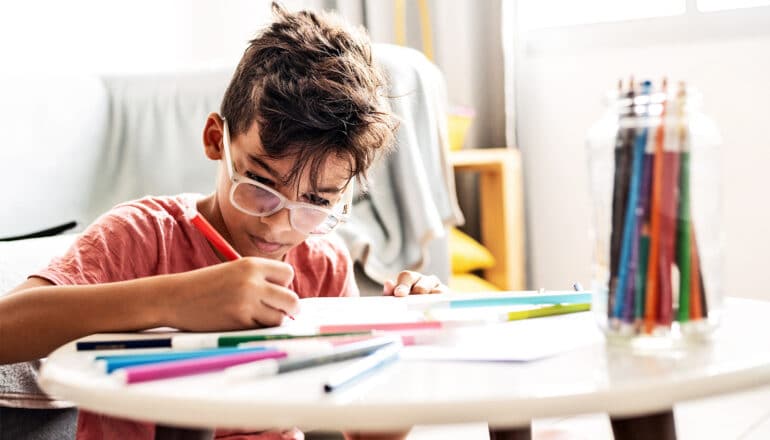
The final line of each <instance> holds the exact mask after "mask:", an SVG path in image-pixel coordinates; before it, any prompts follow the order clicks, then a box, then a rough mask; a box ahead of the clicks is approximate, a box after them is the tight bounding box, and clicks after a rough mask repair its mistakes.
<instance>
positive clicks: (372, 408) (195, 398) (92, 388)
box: [39, 298, 770, 430]
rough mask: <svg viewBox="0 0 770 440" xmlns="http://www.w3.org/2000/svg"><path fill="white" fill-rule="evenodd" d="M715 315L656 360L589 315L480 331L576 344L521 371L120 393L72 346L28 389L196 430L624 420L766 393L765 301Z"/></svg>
mask: <svg viewBox="0 0 770 440" xmlns="http://www.w3.org/2000/svg"><path fill="white" fill-rule="evenodd" d="M724 312H725V313H724V314H723V318H722V322H721V325H720V326H719V328H718V329H717V331H716V332H715V333H714V335H713V338H712V340H711V341H710V343H707V344H700V345H695V346H689V347H687V348H683V349H676V350H675V349H670V350H665V351H657V352H639V351H634V350H632V349H630V348H629V347H628V346H618V345H612V344H607V343H605V341H604V338H603V337H602V335H601V332H600V331H599V330H598V328H597V326H596V324H595V319H594V316H593V315H592V314H591V313H577V314H572V315H564V316H558V317H548V318H538V319H531V320H527V321H526V322H525V321H518V322H509V323H505V324H500V325H496V326H490V327H489V328H488V329H486V330H485V331H487V332H488V333H487V334H486V337H488V338H490V339H492V338H494V340H495V341H496V343H498V344H503V343H505V344H509V345H510V346H515V344H517V341H522V340H523V339H522V338H528V337H535V335H540V338H544V339H543V340H549V338H550V340H555V339H554V338H559V337H561V336H563V335H576V334H578V335H580V336H579V337H580V339H581V340H582V341H583V343H582V344H579V345H578V346H575V347H572V349H569V350H567V351H564V352H561V353H559V354H557V355H554V356H550V357H547V358H544V359H540V360H535V361H530V362H467V361H466V362H463V361H447V360H432V361H430V360H415V359H410V358H409V356H404V359H401V360H399V361H398V362H395V363H392V364H390V365H389V366H387V367H385V368H383V369H381V370H379V371H378V372H377V373H376V374H373V375H371V376H369V377H367V378H365V379H363V380H362V381H360V382H359V383H357V384H355V385H352V386H350V387H348V388H344V389H342V390H340V391H336V392H334V393H330V394H327V393H324V391H323V389H322V386H321V384H322V383H323V381H324V379H326V378H327V377H328V376H329V375H330V374H331V373H332V372H334V371H337V370H338V369H339V368H340V367H341V366H344V365H345V364H346V362H345V363H336V364H329V365H325V366H321V367H316V368H311V369H306V370H302V371H296V372H292V373H286V374H282V375H278V376H275V377H270V378H261V379H254V380H246V381H237V382H233V381H232V380H231V379H227V378H226V377H225V376H224V375H222V374H219V373H211V374H202V375H196V376H187V377H182V378H176V379H167V380H160V381H155V382H147V383H142V384H136V385H130V386H127V385H121V384H119V383H117V382H116V381H114V380H112V378H110V377H108V376H104V375H99V374H96V373H94V372H93V371H92V370H90V369H88V368H84V354H83V352H80V353H78V352H75V349H74V343H70V344H67V345H65V346H63V347H61V348H59V349H58V350H56V351H55V352H54V353H52V354H51V356H50V357H49V358H48V360H47V361H46V362H45V364H44V366H43V369H42V371H41V375H40V380H39V381H40V385H41V387H42V388H43V389H44V390H45V391H46V392H48V393H49V394H52V395H54V396H56V397H58V398H62V399H66V400H70V401H72V402H74V403H76V404H77V405H78V406H79V407H81V408H84V409H88V410H92V411H96V412H100V413H104V414H108V415H114V416H120V417H126V418H133V419H138V420H147V421H154V422H158V423H163V424H167V425H180V426H187V427H199V428H205V427H212V426H216V427H221V428H254V429H263V428H273V427H286V426H297V427H299V428H301V429H305V430H308V429H330V430H351V429H355V430H394V429H404V428H408V427H410V426H413V425H416V424H445V423H465V422H467V423H471V422H482V421H486V422H487V423H489V424H490V426H492V427H501V428H502V427H516V426H525V425H527V424H529V423H530V421H531V420H532V419H533V418H540V417H558V416H567V415H573V414H580V413H591V412H607V413H609V414H610V415H615V416H634V415H640V414H645V413H651V412H657V411H662V410H667V409H670V408H671V407H672V406H673V404H674V403H676V402H680V401H684V400H690V399H695V398H700V397H705V396H709V395H714V394H719V393H726V392H731V391H738V390H741V389H744V388H749V387H754V386H757V385H760V384H765V383H770V340H769V339H768V338H766V337H764V336H763V335H767V334H769V333H770V320H768V319H767V316H768V315H770V302H761V301H751V300H743V299H733V298H730V299H727V300H726V301H725V308H724ZM755 335H757V336H758V337H755ZM112 336H114V335H112ZM133 336H134V337H135V336H136V335H133ZM103 337H104V335H96V336H94V337H93V338H97V339H103ZM565 347H566V346H565ZM565 349H566V348H565ZM348 362H349V361H348Z"/></svg>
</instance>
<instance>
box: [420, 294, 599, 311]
mask: <svg viewBox="0 0 770 440" xmlns="http://www.w3.org/2000/svg"><path fill="white" fill-rule="evenodd" d="M591 298H592V294H591V292H562V293H544V294H543V293H533V294H525V295H522V294H515V295H504V294H501V295H495V296H486V297H483V298H464V299H439V300H437V301H431V302H420V303H415V304H409V305H408V308H409V309H437V308H447V307H448V308H452V309H465V308H473V307H495V306H513V305H539V304H574V303H585V302H591Z"/></svg>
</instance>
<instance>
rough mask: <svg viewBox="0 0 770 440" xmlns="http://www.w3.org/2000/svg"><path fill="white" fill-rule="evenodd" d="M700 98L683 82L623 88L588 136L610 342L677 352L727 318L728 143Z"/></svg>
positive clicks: (597, 280) (599, 297) (597, 286)
mask: <svg viewBox="0 0 770 440" xmlns="http://www.w3.org/2000/svg"><path fill="white" fill-rule="evenodd" d="M700 101H701V100H700V95H699V94H698V93H697V92H695V91H694V90H692V89H689V88H687V87H686V86H685V85H684V84H683V83H680V84H678V85H677V86H676V87H670V86H668V85H667V84H666V81H665V80H663V81H662V82H661V83H660V84H658V85H657V86H655V85H653V83H652V82H651V81H644V82H641V83H638V84H637V83H634V82H633V80H631V81H630V82H629V84H626V85H625V86H624V85H623V83H622V82H621V83H620V84H619V86H618V89H617V91H614V92H611V93H610V94H608V100H607V102H608V105H607V110H606V112H605V114H604V115H603V116H602V117H601V119H600V120H599V121H597V123H596V124H594V125H593V126H592V127H591V129H590V130H589V132H588V138H587V148H588V159H589V167H590V169H589V175H590V183H591V196H592V199H593V200H592V207H593V210H592V211H593V215H594V221H593V230H592V239H593V243H594V246H595V249H594V260H593V280H592V290H593V291H594V292H595V296H594V298H595V299H594V303H593V305H592V306H593V310H594V313H595V314H596V317H597V319H598V322H599V325H600V326H601V327H602V329H603V330H604V332H605V335H606V336H607V340H608V341H611V342H621V343H630V344H632V345H634V346H639V347H650V348H655V347H670V346H672V345H679V344H686V343H689V342H694V341H702V340H704V339H707V338H708V336H709V335H710V334H711V333H712V331H713V330H714V329H715V328H716V326H717V324H718V322H719V314H720V312H721V309H722V302H721V299H722V253H723V252H722V249H723V245H722V241H723V240H722V236H721V232H722V229H721V228H720V225H719V223H720V215H721V209H720V197H719V194H720V179H719V163H720V162H719V147H720V144H721V138H720V135H719V132H718V130H717V127H716V125H715V124H714V123H713V122H712V121H711V120H710V119H709V118H708V117H706V116H705V115H704V114H703V113H701V111H700Z"/></svg>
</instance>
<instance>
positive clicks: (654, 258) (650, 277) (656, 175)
mask: <svg viewBox="0 0 770 440" xmlns="http://www.w3.org/2000/svg"><path fill="white" fill-rule="evenodd" d="M661 93H663V95H664V100H663V103H662V106H663V109H662V111H661V115H660V124H659V125H658V127H657V129H656V131H655V159H654V162H653V171H652V197H651V198H652V200H651V205H652V206H651V208H650V251H649V257H648V259H647V271H646V276H647V281H646V283H645V287H646V292H645V309H644V327H645V328H644V330H645V332H647V333H650V332H652V328H653V326H654V324H655V321H656V319H657V311H658V295H659V290H658V285H659V280H658V269H659V268H660V266H659V264H658V259H659V258H660V242H661V241H660V224H661V213H660V211H661V209H660V204H661V199H662V193H663V191H665V190H667V189H665V188H663V166H664V163H663V161H664V160H665V157H664V155H663V143H664V142H665V131H666V130H665V126H666V119H667V115H666V107H667V104H668V102H667V101H668V95H667V93H668V82H667V80H666V78H663V83H662V85H661Z"/></svg>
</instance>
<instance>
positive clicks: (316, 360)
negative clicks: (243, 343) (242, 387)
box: [225, 337, 397, 379]
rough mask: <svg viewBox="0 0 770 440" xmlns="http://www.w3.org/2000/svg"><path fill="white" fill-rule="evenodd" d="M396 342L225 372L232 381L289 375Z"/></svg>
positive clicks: (378, 342)
mask: <svg viewBox="0 0 770 440" xmlns="http://www.w3.org/2000/svg"><path fill="white" fill-rule="evenodd" d="M395 341H397V340H396V339H394V338H391V337H379V338H373V339H369V340H366V341H360V342H354V343H352V344H345V345H342V346H340V347H336V348H334V349H333V350H332V351H331V352H326V353H321V354H317V355H307V356H301V357H296V358H294V357H292V358H287V359H278V360H277V359H267V360H264V361H260V362H252V363H248V364H244V365H239V366H237V367H232V368H228V369H227V370H225V374H226V375H227V376H228V377H229V378H231V379H249V378H256V377H263V376H272V375H276V374H282V373H288V372H290V371H296V370H301V369H305V368H311V367H317V366H319V365H325V364H329V363H333V362H340V361H344V360H348V359H354V358H357V357H361V356H366V355H367V354H369V353H372V352H374V351H375V350H377V349H379V348H382V347H385V346H386V345H389V344H393V343H394V342H395Z"/></svg>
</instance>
